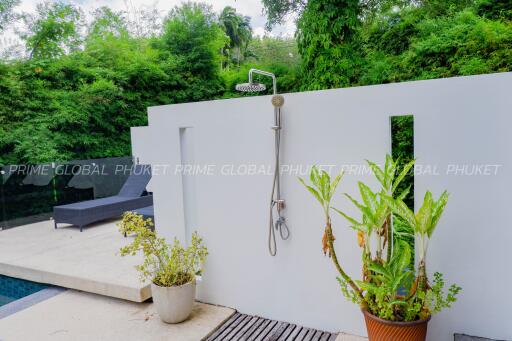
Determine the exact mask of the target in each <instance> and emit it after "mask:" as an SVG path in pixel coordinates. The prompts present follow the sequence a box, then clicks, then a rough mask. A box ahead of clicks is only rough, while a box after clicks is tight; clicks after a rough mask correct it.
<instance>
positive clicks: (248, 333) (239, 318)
mask: <svg viewBox="0 0 512 341" xmlns="http://www.w3.org/2000/svg"><path fill="white" fill-rule="evenodd" d="M336 337H337V334H332V333H329V332H324V331H321V330H317V329H312V328H306V327H302V326H298V325H295V324H290V323H288V322H282V321H275V320H267V319H265V318H262V317H258V316H251V315H246V314H240V313H235V314H234V315H233V316H231V317H230V318H229V319H228V320H227V321H226V322H224V324H223V325H222V326H220V327H219V328H218V329H217V330H216V331H215V332H214V333H213V334H212V335H211V336H209V337H208V338H207V339H206V340H207V341H334V340H335V339H336Z"/></svg>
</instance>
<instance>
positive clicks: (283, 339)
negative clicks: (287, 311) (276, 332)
mask: <svg viewBox="0 0 512 341" xmlns="http://www.w3.org/2000/svg"><path fill="white" fill-rule="evenodd" d="M295 327H297V326H296V325H294V324H289V325H288V327H286V329H285V330H284V331H283V333H282V334H281V335H280V336H279V338H278V339H277V340H276V341H286V340H287V338H288V336H289V335H290V334H291V333H292V332H293V330H294V329H295Z"/></svg>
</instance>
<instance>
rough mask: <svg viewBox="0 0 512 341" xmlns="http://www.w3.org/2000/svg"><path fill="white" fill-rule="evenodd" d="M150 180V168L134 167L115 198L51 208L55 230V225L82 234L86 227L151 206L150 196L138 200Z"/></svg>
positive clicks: (144, 166)
mask: <svg viewBox="0 0 512 341" xmlns="http://www.w3.org/2000/svg"><path fill="white" fill-rule="evenodd" d="M150 179H151V168H150V167H149V166H146V165H137V166H135V168H134V170H133V174H131V175H130V176H129V177H128V179H127V180H126V182H125V183H124V185H123V187H122V188H121V190H120V191H119V194H118V195H115V196H112V197H107V198H101V199H96V200H88V201H82V202H77V203H73V204H69V205H62V206H55V207H54V208H53V220H54V222H55V228H57V224H59V223H67V224H72V225H75V226H78V227H79V228H80V232H82V229H83V227H84V226H87V225H89V224H92V223H95V222H98V221H102V220H105V219H109V218H114V217H118V216H120V215H122V214H123V213H124V212H126V211H132V210H136V209H138V208H143V207H147V206H151V205H153V196H152V195H145V196H142V195H143V194H144V192H145V190H146V186H147V184H148V183H149V180H150Z"/></svg>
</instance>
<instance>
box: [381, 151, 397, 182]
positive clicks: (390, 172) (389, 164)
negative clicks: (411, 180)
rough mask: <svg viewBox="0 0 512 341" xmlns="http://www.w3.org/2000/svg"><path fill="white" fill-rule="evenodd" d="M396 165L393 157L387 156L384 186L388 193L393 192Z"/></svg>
mask: <svg viewBox="0 0 512 341" xmlns="http://www.w3.org/2000/svg"><path fill="white" fill-rule="evenodd" d="M395 167H396V166H395V163H394V162H393V158H392V157H391V155H389V154H386V163H385V164H384V184H383V185H382V186H383V187H384V188H385V189H386V191H388V190H391V185H392V184H391V182H392V181H393V178H394V177H395Z"/></svg>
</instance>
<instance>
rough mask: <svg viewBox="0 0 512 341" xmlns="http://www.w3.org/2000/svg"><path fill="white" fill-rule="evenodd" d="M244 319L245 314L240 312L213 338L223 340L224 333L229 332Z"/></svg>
mask: <svg viewBox="0 0 512 341" xmlns="http://www.w3.org/2000/svg"><path fill="white" fill-rule="evenodd" d="M244 319H245V315H243V314H240V315H239V316H238V318H237V319H235V320H234V321H233V322H232V323H231V324H230V325H229V326H227V327H226V328H224V330H223V331H222V332H221V333H220V334H219V335H218V336H217V337H216V338H215V340H218V341H221V340H224V338H225V337H226V335H228V334H229V333H231V331H232V330H233V329H234V328H236V326H238V324H239V323H240V322H242V321H243V320H244Z"/></svg>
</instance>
